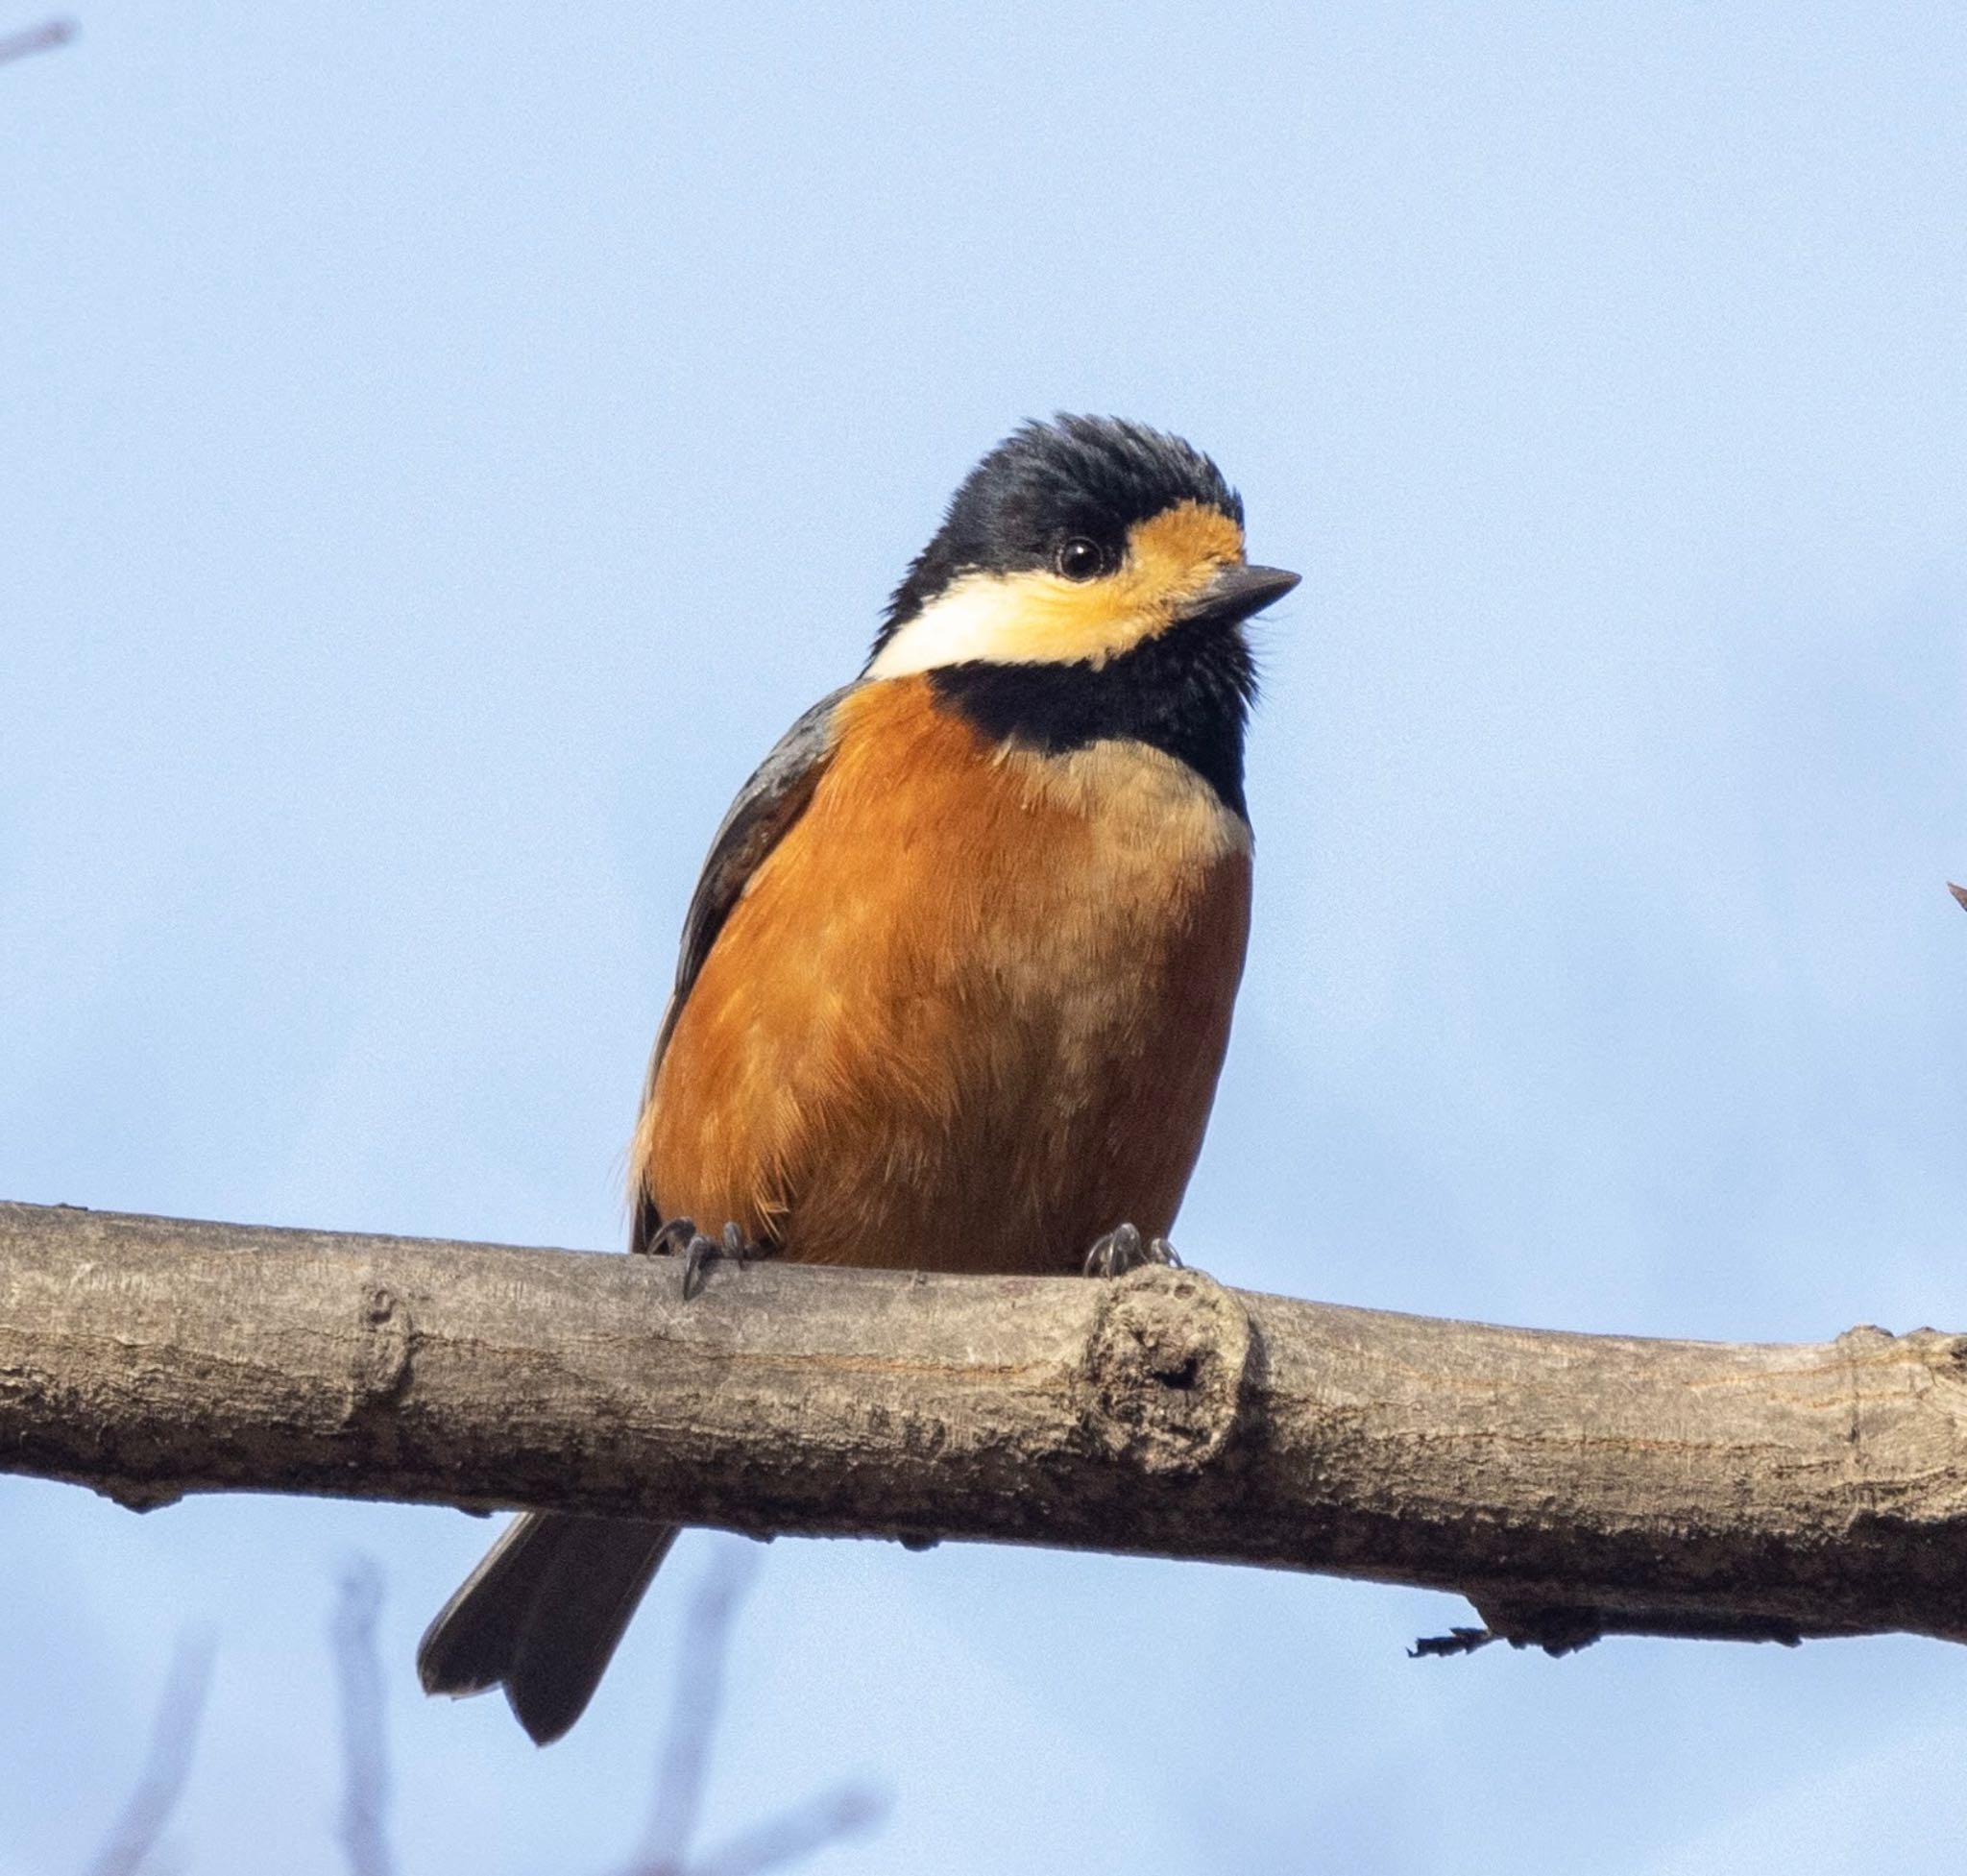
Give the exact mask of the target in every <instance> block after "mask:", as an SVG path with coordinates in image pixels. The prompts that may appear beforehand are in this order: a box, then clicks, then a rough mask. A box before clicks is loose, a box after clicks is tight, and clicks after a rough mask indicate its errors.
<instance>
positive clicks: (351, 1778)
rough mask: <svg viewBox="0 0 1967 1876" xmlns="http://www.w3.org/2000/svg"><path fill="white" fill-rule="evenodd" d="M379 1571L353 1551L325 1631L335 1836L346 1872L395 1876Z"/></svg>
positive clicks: (358, 1875) (355, 1874)
mask: <svg viewBox="0 0 1967 1876" xmlns="http://www.w3.org/2000/svg"><path fill="white" fill-rule="evenodd" d="M381 1611H382V1572H381V1571H379V1570H378V1569H377V1568H376V1564H375V1562H374V1560H373V1559H371V1558H368V1557H358V1558H357V1559H356V1560H355V1561H354V1562H353V1563H352V1564H351V1565H350V1566H349V1568H348V1569H347V1571H344V1572H343V1575H342V1583H341V1594H340V1596H338V1597H337V1598H336V1600H335V1605H334V1619H333V1620H332V1621H331V1622H329V1624H328V1635H329V1638H330V1640H331V1641H332V1642H333V1644H334V1669H335V1679H336V1680H337V1682H338V1683H339V1684H340V1688H341V1703H342V1806H341V1817H340V1820H339V1824H338V1835H339V1836H340V1838H341V1840H342V1848H343V1849H344V1850H345V1851H346V1852H347V1853H348V1859H349V1868H350V1870H351V1871H352V1876H395V1871H396V1860H395V1858H394V1857H393V1856H391V1854H390V1849H389V1827H388V1814H389V1796H390V1792H389V1745H388V1742H387V1740H386V1739H385V1738H384V1735H383V1729H382V1662H381V1658H380V1656H379V1655H378V1653H377V1651H376V1620H377V1618H378V1617H379V1616H380V1614H381Z"/></svg>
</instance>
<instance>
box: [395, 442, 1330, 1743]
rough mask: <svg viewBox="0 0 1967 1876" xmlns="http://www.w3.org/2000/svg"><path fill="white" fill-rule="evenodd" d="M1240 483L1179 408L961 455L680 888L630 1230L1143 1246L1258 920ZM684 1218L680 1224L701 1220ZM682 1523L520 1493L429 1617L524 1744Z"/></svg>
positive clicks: (1021, 1257) (1009, 1265) (634, 1151)
mask: <svg viewBox="0 0 1967 1876" xmlns="http://www.w3.org/2000/svg"><path fill="white" fill-rule="evenodd" d="M1298 583H1299V575H1298V574H1296V573H1287V572H1284V571H1282V570H1280V569H1278V568H1275V567H1264V566H1257V565H1252V564H1251V562H1250V561H1249V559H1248V558H1247V555H1246V553H1245V548H1244V509H1243V502H1242V499H1241V498H1240V497H1239V496H1238V495H1237V494H1236V492H1235V491H1234V490H1233V489H1232V488H1231V487H1230V486H1229V484H1228V483H1227V482H1226V480H1225V479H1224V476H1223V474H1222V472H1221V471H1220V470H1219V469H1218V468H1217V467H1216V465H1215V463H1214V462H1213V461H1211V460H1210V459H1209V457H1207V456H1206V455H1204V454H1202V451H1199V450H1197V449H1195V448H1194V447H1193V446H1192V445H1190V444H1189V443H1187V442H1185V441H1183V440H1182V439H1180V438H1178V437H1176V436H1173V435H1169V434H1167V433H1165V432H1163V431H1160V430H1156V429H1153V428H1150V427H1148V426H1145V425H1142V424H1138V423H1133V422H1129V421H1123V420H1120V419H1117V418H1106V417H1090V416H1073V415H1064V414H1061V415H1058V416H1056V417H1054V418H1053V419H1051V420H1050V421H1032V422H1029V423H1027V424H1025V425H1023V426H1021V427H1019V428H1018V429H1016V430H1015V431H1014V432H1013V433H1012V434H1011V435H1009V436H1008V437H1007V438H1006V439H1005V440H1004V441H1003V442H1002V443H1000V444H999V445H998V446H997V447H996V448H994V449H992V450H991V451H989V452H988V453H987V454H985V455H984V456H983V459H982V460H981V461H980V462H979V463H978V464H977V466H976V467H975V468H974V469H973V470H972V471H971V472H970V474H969V475H967V476H966V477H965V478H964V479H963V481H962V482H961V484H960V485H959V487H958V489H957V491H956V493H955V495H954V496H953V497H952V498H951V499H950V502H949V504H948V507H947V510H946V512H945V513H944V516H943V519H942V523H941V525H940V527H939V528H938V529H937V530H936V532H935V535H934V537H933V538H932V539H931V540H930V542H929V544H928V546H927V547H926V548H923V550H922V551H921V553H919V554H918V555H917V556H916V557H915V559H914V560H913V562H912V563H911V565H910V567H909V568H908V571H907V573H906V575H905V577H904V578H903V579H902V582H901V584H900V585H899V586H898V587H897V588H896V589H895V591H894V594H893V597H891V599H890V600H889V602H888V605H887V608H886V614H885V616H884V618H883V619H882V621H881V622H880V626H879V629H878V631H877V633H876V635H875V638H874V643H873V646H872V650H871V652H870V653H869V655H868V657H867V660H866V662H865V664H864V666H863V668H862V671H861V673H860V675H859V676H858V677H857V678H856V679H855V680H854V681H853V682H852V683H850V684H848V685H846V686H844V687H843V688H841V689H840V690H838V691H835V692H834V693H832V694H830V695H828V696H826V697H823V698H822V699H821V700H820V701H819V702H818V703H816V704H814V706H813V708H812V709H810V710H809V711H807V712H806V713H805V715H804V716H802V717H801V718H800V719H798V720H797V721H796V722H795V723H794V724H793V725H792V727H791V728H790V729H789V731H788V732H787V733H786V735H785V736H784V737H783V738H782V739H781V740H780V742H779V743H778V744H777V746H776V747H775V748H773V750H772V751H771V753H770V754H769V755H768V756H767V757H766V758H765V762H764V763H763V764H762V765H761V766H760V767H759V768H758V770H757V772H756V773H755V774H753V775H752V777H751V778H750V780H749V781H747V782H746V783H745V784H744V786H743V788H742V789H741V790H740V792H739V793H738V796H737V799H736V800H735V801H734V802H733V803H732V805H731V808H730V811H729V812H728V814H727V815H726V816H725V817H724V820H723V823H722V825H721V826H720V827H719V828H718V829H717V832H716V837H715V838H714V840H713V841H712V843H711V849H710V855H709V858H708V859H707V860H706V862H705V864H704V867H703V872H702V875H701V877H700V878H699V880H698V882H697V885H696V889H695V891H694V893H693V894H692V898H691V901H690V905H689V910H688V913H687V914H686V916H685V919H684V924H683V935H682V942H681V945H680V948H679V955H678V960H677V966H676V976H675V983H674V987H673V989H672V991H671V993H670V996H669V1000H668V1007H667V1009H666V1011H665V1012H664V1014H663V1017H662V1021H661V1025H660V1027H659V1029H658V1032H657V1035H656V1041H655V1046H654V1049H653V1051H652V1054H651V1058H650V1065H649V1071H648V1076H647V1081H646V1084H645V1087H644V1099H643V1104H642V1108H641V1112H640V1117H639V1119H638V1122H637V1125H636V1130H635V1134H634V1142H633V1146H632V1148H631V1152H630V1175H629V1183H630V1209H631V1216H632V1220H633V1224H632V1229H631V1242H630V1247H629V1248H630V1250H631V1251H632V1252H636V1253H641V1254H672V1255H673V1254H680V1255H683V1256H684V1257H685V1258H686V1259H687V1262H686V1265H685V1269H684V1277H683V1290H684V1294H685V1295H686V1296H688V1295H690V1294H691V1293H692V1283H693V1281H695V1282H700V1281H701V1275H702V1272H703V1271H704V1269H705V1268H706V1267H707V1266H708V1264H709V1263H710V1262H711V1261H713V1260H715V1259H716V1258H718V1257H722V1256H726V1255H736V1256H738V1257H745V1256H751V1255H775V1256H780V1257H784V1258H787V1259H789V1260H792V1261H795V1262H809V1263H827V1264H847V1265H862V1266H896V1265H907V1266H908V1267H910V1268H917V1269H929V1270H936V1271H946V1272H957V1273H960V1272H991V1273H1005V1272H1012V1273H1030V1274H1038V1275H1046V1274H1051V1275H1069V1274H1074V1273H1078V1272H1081V1271H1083V1272H1085V1273H1086V1274H1087V1275H1089V1276H1108V1277H1110V1276H1115V1275H1120V1274H1123V1273H1125V1272H1126V1271H1127V1270H1129V1269H1130V1268H1133V1267H1135V1266H1138V1265H1140V1264H1143V1263H1148V1262H1160V1263H1170V1264H1172V1263H1178V1261H1179V1259H1178V1257H1177V1256H1176V1254H1175V1252H1174V1251H1173V1249H1172V1247H1171V1246H1170V1244H1169V1242H1168V1233H1169V1231H1170V1230H1171V1229H1172V1228H1173V1225H1174V1222H1175V1216H1176V1211H1177V1208H1178V1206H1179V1205H1180V1202H1181V1198H1182V1194H1183V1191H1184V1189H1185V1187H1186V1186H1187V1183H1188V1179H1189V1175H1190V1173H1191V1171H1192V1170H1193V1168H1194V1165H1195V1161H1196V1158H1197V1156H1198V1154H1199V1153H1200V1151H1201V1148H1202V1133H1203V1130H1204V1128H1205V1126H1206V1124H1207V1120H1208V1115H1209V1109H1210V1107H1211V1105H1212V1103H1213V1100H1214V1096H1215V1088H1216V1083H1217V1078H1218V1075H1219V1072H1220V1070H1221V1067H1222V1064H1223V1060H1224V1054H1225V1050H1226V1046H1227V1043H1228V1037H1229V1025H1230V1015H1231V1011H1232V1007H1233V1005H1234V1002H1235V998H1236V991H1237V987H1238V984H1239V982H1240V980H1241V977H1242V973H1243V964H1244V955H1245V950H1246V946H1247V943H1248V938H1249V932H1250V905H1251V825H1250V814H1249V807H1248V804H1247V801H1246V799H1245V792H1244V743H1245V732H1246V726H1247V722H1248V719H1249V715H1250V710H1251V703H1252V701H1253V700H1254V697H1255V694H1256V670H1255V659H1254V654H1253V651H1252V648H1251V638H1250V633H1249V630H1248V623H1249V621H1251V619H1252V618H1253V617H1254V616H1255V615H1256V614H1257V613H1259V612H1260V611H1262V610H1263V609H1264V608H1265V607H1267V606H1269V605H1271V604H1272V603H1273V602H1274V601H1275V600H1277V599H1279V598H1281V597H1283V596H1284V595H1285V594H1286V593H1288V592H1290V591H1291V589H1292V588H1293V587H1295V586H1296V585H1297V584H1298ZM700 1226H702V1227H704V1228H705V1229H699V1227H700ZM675 1536H676V1532H675V1530H674V1529H673V1528H672V1527H670V1526H668V1525H665V1524H660V1523H644V1522H636V1521H631V1520H623V1519H604V1518H595V1517H588V1516H580V1515H573V1514H567V1513H559V1512H549V1513H538V1512H530V1513H522V1514H521V1515H520V1516H519V1517H518V1518H517V1519H516V1520H515V1521H514V1523H512V1524H511V1525H510V1526H508V1528H507V1529H506V1531H505V1532H504V1534H503V1535H502V1536H501V1537H500V1538H499V1539H498V1542H497V1543H496V1544H495V1545H494V1546H493V1547H492V1549H491V1550H490V1551H489V1552H488V1554H487V1555H486V1557H485V1559H484V1560H483V1562H481V1563H480V1564H479V1566H478V1567H477V1569H476V1570H475V1571H473V1573H472V1574H471V1576H470V1577H468V1578H467V1579H466V1581H465V1582H464V1584H463V1585H462V1586H461V1587H460V1588H459V1590H458V1591H457V1593H456V1594H455V1595H454V1596H452V1597H451V1599H450V1600H449V1602H448V1603H447V1604H446V1605H445V1607H444V1608H443V1609H442V1611H440V1612H439V1614H438V1616H437V1617H436V1619H435V1620H433V1621H432V1622H431V1624H430V1627H429V1629H428V1630H427V1631H426V1632H425V1636H424V1639H423V1642H422V1644H421V1645H420V1646H419V1649H418V1669H419V1673H420V1676H421V1679H422V1681H423V1685H424V1687H425V1691H426V1692H428V1693H444V1694H451V1695H464V1694H470V1693H482V1692H484V1691H486V1690H488V1689H490V1688H493V1687H495V1686H501V1685H502V1686H503V1688H504V1690H505V1693H506V1698H507V1700H508V1702H509V1704H510V1706H511V1708H512V1710H513V1712H514V1714H515V1715H516V1716H517V1718H518V1719H519V1721H520V1723H521V1724H522V1726H523V1727H524V1729H525V1730H526V1732H527V1733H528V1734H529V1735H530V1736H531V1737H532V1739H533V1740H534V1741H535V1742H537V1743H539V1744H542V1745H544V1744H546V1743H549V1742H552V1741H553V1740H556V1739H558V1738H560V1737H561V1736H562V1735H563V1734H564V1733H566V1732H567V1731H568V1729H569V1728H570V1727H571V1726H572V1725H573V1723H574V1721H575V1720H576V1719H577V1718H579V1717H580V1715H581V1713H582V1712H583V1710H584V1709H585V1708H586V1706H587V1704H588V1701H589V1700H590V1698H591V1697H592V1696H593V1693H594V1692H595V1687H596V1686H597V1685H598V1683H599V1681H600V1678H601V1675H602V1672H603V1670H604V1669H606V1667H607V1664H608V1661H609V1658H610V1656H611V1655H612V1654H613V1653H614V1651H615V1647H616V1645H617V1644H618V1643H619V1640H620V1638H621V1635H622V1633H623V1631H624V1629H625V1628H626V1626H627V1623H628V1621H629V1619H630V1618H631V1616H632V1615H633V1614H634V1612H635V1609H636V1606H637V1604H638V1603H639V1602H640V1600H641V1598H642V1596H643V1593H644V1590H645V1589H646V1588H647V1586H648V1583H649V1580H650V1578H651V1577H652V1576H653V1575H654V1573H655V1571H656V1569H657V1567H658V1565H660V1564H661V1562H662V1561H663V1558H664V1556H665V1555H666V1553H667V1552H668V1548H669V1546H670V1544H671V1543H672V1542H673V1540H674V1538H675Z"/></svg>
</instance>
